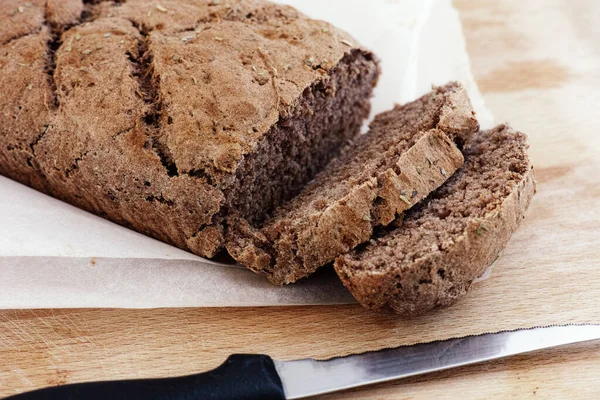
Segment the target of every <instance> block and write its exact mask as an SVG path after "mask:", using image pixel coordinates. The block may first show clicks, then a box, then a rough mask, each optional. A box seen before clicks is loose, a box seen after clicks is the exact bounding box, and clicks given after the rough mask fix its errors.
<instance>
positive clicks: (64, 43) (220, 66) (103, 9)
mask: <svg viewBox="0 0 600 400" xmlns="http://www.w3.org/2000/svg"><path fill="white" fill-rule="evenodd" d="M8 3H9V4H8V5H7V7H3V9H5V10H7V11H6V12H1V13H0V88H1V95H0V174H2V175H6V176H8V177H9V178H12V179H14V180H17V181H19V182H21V183H23V184H25V185H29V186H31V187H33V188H35V189H38V190H40V191H43V192H45V193H48V194H51V195H53V196H55V197H57V198H60V199H62V200H64V201H67V202H69V203H71V204H74V205H76V206H78V207H80V208H83V209H86V210H88V211H90V212H93V213H95V214H98V215H100V216H103V217H105V218H107V219H110V220H112V221H114V222H117V223H119V224H122V225H125V226H127V227H130V228H132V229H135V230H137V231H139V232H142V233H144V234H147V235H150V236H153V237H155V238H157V239H160V240H162V241H164V242H167V243H170V244H173V245H175V246H177V247H180V248H182V249H184V250H187V251H190V252H192V253H195V254H197V255H200V256H204V257H212V256H214V255H215V254H216V253H217V252H218V251H219V250H220V249H221V248H222V245H223V232H224V220H225V216H226V215H227V214H228V212H229V211H234V212H235V213H236V214H238V215H241V216H243V217H245V218H248V219H250V220H253V219H260V218H263V217H264V215H266V214H268V213H269V212H270V211H272V210H273V209H274V208H275V207H277V206H279V205H280V204H281V203H282V202H283V201H284V200H286V199H290V198H291V197H293V196H295V195H296V194H297V193H298V192H299V191H300V189H301V188H302V186H303V185H304V184H305V183H306V182H307V181H309V180H310V179H311V178H312V177H314V176H315V175H316V174H317V173H318V172H319V171H320V170H322V169H323V168H324V167H325V165H327V163H328V162H329V161H330V160H331V159H332V158H334V157H336V156H337V155H338V154H339V150H340V147H341V146H342V145H344V144H345V143H346V142H347V141H348V140H350V139H352V138H354V137H355V136H356V135H358V134H359V133H360V127H361V125H362V123H363V120H364V119H365V118H366V117H367V116H368V115H369V111H370V102H369V99H370V97H371V93H372V91H373V87H374V86H375V84H376V82H377V79H378V76H379V68H378V65H377V62H376V60H375V57H374V56H373V54H372V53H370V52H369V51H367V50H365V49H363V48H362V47H361V46H360V45H359V44H358V43H356V41H355V40H354V39H353V38H352V37H351V36H350V35H348V34H347V33H345V32H343V31H341V30H339V29H337V28H335V27H333V26H331V25H330V24H328V23H326V22H323V21H317V20H313V19H310V18H308V17H306V16H305V15H303V14H301V13H300V12H298V11H297V10H295V9H294V8H292V7H288V6H284V5H277V4H273V3H270V2H268V1H264V0H227V1H221V2H219V1H212V0H165V1H161V2H160V4H161V6H160V9H157V7H158V6H157V2H154V1H147V0H128V1H102V2H100V1H86V2H82V1H81V0H69V1H62V0H61V1H58V0H55V1H32V2H31V4H29V5H28V6H27V7H23V8H24V10H23V13H20V12H16V11H15V12H9V11H10V10H13V11H14V10H17V5H18V4H21V3H19V2H17V1H13V0H10V1H9V2H8ZM84 3H85V4H84ZM10 4H13V6H10ZM24 4H25V3H24ZM19 8H21V7H19Z"/></svg>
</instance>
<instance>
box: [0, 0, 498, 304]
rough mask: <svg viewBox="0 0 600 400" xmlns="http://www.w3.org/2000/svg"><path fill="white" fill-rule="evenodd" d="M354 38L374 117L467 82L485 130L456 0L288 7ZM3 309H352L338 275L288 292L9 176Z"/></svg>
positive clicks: (338, 0) (1, 224)
mask: <svg viewBox="0 0 600 400" xmlns="http://www.w3.org/2000/svg"><path fill="white" fill-rule="evenodd" d="M279 2H280V3H285V4H290V5H293V6H295V7H297V8H298V9H300V10H301V11H303V12H304V13H306V14H308V15H310V16H311V17H313V18H318V19H323V20H327V21H329V22H332V23H333V24H335V25H337V26H339V27H340V28H342V29H345V30H346V31H348V32H350V33H351V34H352V35H353V36H354V37H355V38H356V39H357V40H358V41H359V42H361V43H362V44H363V45H364V46H366V47H368V48H370V49H372V50H373V51H374V52H375V53H376V54H377V56H378V57H379V58H380V59H381V64H382V77H381V79H380V81H379V84H378V87H377V89H376V91H375V97H374V99H373V114H376V113H379V112H381V111H385V110H387V109H390V108H392V106H393V105H394V103H404V102H407V101H410V100H413V99H415V98H417V97H418V96H420V95H421V94H424V93H426V92H427V91H429V90H430V88H431V85H432V84H443V83H445V82H447V81H449V80H458V81H460V82H461V83H463V85H465V87H466V88H467V90H468V91H469V93H470V96H471V99H472V102H473V105H474V107H475V109H476V111H477V112H478V118H479V120H480V122H481V124H482V126H483V127H489V126H491V125H492V122H493V121H492V117H491V115H490V113H489V112H488V111H487V110H486V109H485V106H484V104H483V100H482V99H481V96H480V94H479V91H478V89H477V86H476V85H475V82H474V80H473V77H472V75H471V71H470V65H469V58H468V56H467V53H466V50H465V43H464V37H463V34H462V30H461V25H460V20H459V17H458V13H457V12H456V10H455V9H454V8H453V7H452V4H451V2H450V0H396V1H394V0H370V1H368V2H366V1H364V0H285V1H283V0H282V1H279ZM0 194H1V196H0V308H69V307H135V308H138V307H140V308H144V307H201V306H250V305H252V306H257V305H260V306H266V305H300V304H335V303H338V304H339V303H349V302H352V301H353V299H352V297H351V296H350V295H349V293H348V292H347V291H346V290H345V289H344V288H343V286H342V285H341V283H340V282H339V280H338V279H337V277H336V276H335V274H334V273H333V271H332V270H331V269H327V268H326V269H325V270H324V271H321V272H318V273H317V274H315V275H314V276H312V277H310V278H308V279H305V280H303V281H301V282H299V283H297V284H294V285H289V286H288V287H285V288H278V287H273V286H271V285H270V284H269V283H267V281H266V280H265V279H263V278H262V277H260V276H258V275H255V274H254V273H252V272H250V271H247V270H246V269H244V268H241V267H239V266H237V265H228V264H220V263H217V262H213V261H210V260H205V259H202V258H200V257H197V256H194V255H193V254H190V253H187V252H184V251H182V250H179V249H177V248H175V247H172V246H169V245H166V244H164V243H161V242H159V241H156V240H154V239H151V238H148V237H146V236H143V235H141V234H138V233H136V232H133V231H131V230H129V229H127V228H123V227H121V226H119V225H116V224H113V223H111V222H109V221H106V220H104V219H102V218H99V217H96V216H94V215H92V214H89V213H87V212H85V211H82V210H79V209H77V208H75V207H72V206H70V205H68V204H66V203H63V202H60V201H58V200H55V199H53V198H51V197H48V196H46V195H43V194H41V193H38V192H36V191H34V190H32V189H30V188H28V187H25V186H23V185H20V184H18V183H16V182H13V181H11V180H9V179H7V178H4V177H1V176H0Z"/></svg>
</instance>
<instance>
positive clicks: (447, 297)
mask: <svg viewBox="0 0 600 400" xmlns="http://www.w3.org/2000/svg"><path fill="white" fill-rule="evenodd" d="M464 154H465V163H464V165H463V166H462V167H461V168H460V169H459V170H458V171H457V172H456V174H454V175H453V176H452V177H451V178H450V179H449V180H448V182H446V183H445V184H444V185H443V186H442V187H441V188H439V189H438V190H436V191H435V192H433V193H432V194H431V195H430V196H429V198H428V199H427V200H426V201H425V202H423V204H420V205H419V206H417V207H415V208H413V209H411V210H410V211H409V212H407V213H406V214H405V218H404V220H403V221H400V222H399V226H397V227H394V228H392V229H389V230H382V231H380V232H379V233H378V234H377V235H376V238H374V239H372V240H371V241H370V242H369V244H367V245H366V247H364V248H362V249H357V250H356V251H354V252H352V253H350V254H347V255H344V256H341V257H338V258H337V259H336V261H335V270H336V272H337V273H338V275H339V277H340V278H341V280H342V281H343V283H344V285H345V286H346V287H347V288H348V289H349V290H350V292H352V294H353V295H354V297H355V298H356V299H357V300H358V301H359V302H360V303H361V304H362V305H363V306H365V307H367V308H370V309H378V310H379V309H389V310H392V311H394V312H396V313H400V314H418V313H423V312H425V311H427V310H429V309H431V308H433V307H437V306H446V305H449V304H451V303H452V302H454V301H455V300H456V299H458V298H459V297H461V296H463V295H464V294H465V293H466V292H467V290H469V288H470V287H471V284H472V283H473V280H474V279H476V278H477V277H479V276H481V275H482V274H483V273H484V271H485V270H486V269H487V268H488V267H489V266H490V265H491V264H492V263H493V262H494V260H495V259H496V258H497V257H498V254H499V253H500V251H501V250H502V249H503V248H504V247H505V246H506V244H507V242H508V240H509V238H510V236H511V234H512V233H513V232H514V231H515V229H516V228H517V227H518V225H519V223H520V222H521V220H522V219H523V218H524V214H525V210H526V209H527V207H528V206H529V203H530V201H531V199H532V197H533V195H534V193H535V181H534V173H533V167H532V166H531V163H530V161H529V158H528V157H527V143H526V136H525V135H524V134H523V133H520V132H517V131H515V130H513V129H511V128H510V127H509V126H507V125H501V126H498V127H496V128H494V129H492V130H489V131H485V132H481V133H480V134H478V135H477V136H476V137H475V138H474V139H473V140H472V141H471V142H469V143H467V146H466V149H465V151H464Z"/></svg>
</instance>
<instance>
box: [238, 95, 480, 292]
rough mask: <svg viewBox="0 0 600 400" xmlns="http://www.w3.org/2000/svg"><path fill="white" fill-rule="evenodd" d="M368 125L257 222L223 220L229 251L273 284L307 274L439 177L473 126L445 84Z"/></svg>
mask: <svg viewBox="0 0 600 400" xmlns="http://www.w3.org/2000/svg"><path fill="white" fill-rule="evenodd" d="M370 128H371V129H370V132H369V133H368V134H366V135H363V136H361V137H359V138H357V139H356V140H355V141H354V142H353V143H351V144H349V145H348V146H347V147H346V148H345V149H344V150H343V151H342V155H341V156H340V157H339V158H338V159H336V160H335V161H333V162H332V163H330V164H329V165H328V166H327V168H326V169H325V170H324V171H323V172H322V173H320V174H319V175H318V176H317V177H316V178H315V179H314V180H313V181H312V182H310V183H309V184H308V185H307V186H306V187H305V188H304V189H303V190H302V192H301V193H300V194H299V195H298V196H297V197H295V198H294V199H293V200H291V201H290V202H288V203H287V204H286V205H284V206H283V207H280V208H278V209H277V210H276V211H275V213H274V214H273V215H272V216H271V217H270V218H269V219H267V220H266V221H265V222H264V223H263V224H253V223H252V221H250V220H248V219H245V218H243V217H235V216H232V217H230V218H229V219H228V230H227V234H226V247H227V250H228V251H229V253H230V254H231V255H232V256H233V257H234V258H235V259H236V260H237V261H238V262H240V263H241V264H244V265H245V266H247V267H248V268H250V269H252V270H254V271H256V272H259V273H261V274H264V275H266V276H267V277H268V279H269V280H270V281H271V282H273V283H275V284H286V283H290V282H294V281H296V280H298V279H300V278H303V277H305V276H307V275H309V274H310V273H312V272H314V271H315V270H316V269H317V268H319V267H320V266H322V265H324V264H326V263H328V262H331V261H333V260H334V258H335V257H337V256H339V255H340V254H344V253H346V252H348V251H349V250H351V249H353V248H354V247H355V246H357V245H358V244H360V243H363V242H365V241H367V240H369V238H370V237H371V235H372V232H373V228H374V227H376V226H381V225H387V224H389V223H390V222H392V221H393V220H394V219H395V218H396V216H397V215H400V214H402V213H403V212H404V211H405V210H407V209H409V208H410V207H411V206H412V205H414V204H416V203H417V202H419V201H420V200H422V199H423V198H425V197H426V196H427V195H428V194H429V193H430V192H431V191H432V190H434V189H436V188H437V187H439V186H440V185H441V184H442V183H443V182H444V181H446V179H448V178H449V177H450V176H451V175H452V174H453V173H454V171H456V169H457V168H458V167H459V166H460V165H461V164H462V162H463V156H462V154H461V152H460V150H459V148H458V147H460V146H461V144H462V143H463V142H464V141H466V140H468V139H469V138H470V136H471V135H472V134H473V133H475V132H476V131H477V130H478V123H477V120H476V119H475V117H474V113H473V110H472V108H471V104H470V102H469V99H468V97H467V95H466V93H465V91H464V89H463V88H462V87H461V86H460V85H458V84H456V83H451V84H448V85H446V86H443V87H439V88H435V89H434V90H433V91H432V92H431V93H429V94H427V95H425V96H423V97H422V98H420V99H418V100H416V101H414V102H412V103H409V104H406V105H404V106H397V107H396V108H395V109H393V110H392V111H389V112H385V113H383V114H380V115H378V116H377V117H376V118H375V120H374V122H373V123H372V124H371V127H370ZM457 144H458V147H457Z"/></svg>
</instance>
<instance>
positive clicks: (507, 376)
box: [0, 0, 600, 399]
mask: <svg viewBox="0 0 600 400" xmlns="http://www.w3.org/2000/svg"><path fill="white" fill-rule="evenodd" d="M456 5H457V7H458V8H459V10H460V12H461V17H462V18H463V23H464V28H465V33H466V36H467V42H468V51H469V53H470V55H471V58H472V63H473V70H474V73H475V76H476V79H477V81H478V83H479V86H480V88H481V90H482V92H483V94H484V97H485V99H486V101H487V104H488V106H489V108H490V109H491V110H492V111H493V113H494V114H495V115H496V117H497V119H498V121H510V123H511V124H512V125H513V126H514V127H516V128H518V129H520V130H523V131H524V132H527V133H528V134H529V136H530V143H531V149H530V151H531V158H532V160H533V162H534V165H535V167H536V174H537V182H538V193H537V195H536V197H535V198H534V201H533V203H532V206H531V208H530V210H529V212H528V214H527V218H526V220H525V221H524V223H523V225H522V226H521V228H520V229H519V231H518V232H517V233H516V234H515V235H514V237H513V239H512V240H511V242H510V244H509V246H508V248H507V249H506V251H505V252H504V254H503V256H502V257H501V258H500V260H499V261H498V262H497V264H496V265H495V268H494V271H493V274H492V277H491V278H490V279H488V280H486V281H484V282H482V283H480V284H478V285H477V286H476V288H475V289H474V290H473V292H472V293H471V294H470V296H468V297H467V298H466V299H464V300H462V301H461V302H459V303H458V304H456V305H455V306H453V307H451V308H449V309H446V310H438V311H435V312H433V313H430V314H428V315H426V316H423V317H419V318H413V319H401V318H398V317H395V316H391V315H379V314H374V313H372V312H368V311H364V310H362V309H361V308H360V307H359V306H336V307H273V308H228V309H159V310H45V311H40V310H33V311H31V310H29V311H2V312H0V397H1V396H6V395H10V394H15V393H19V392H22V391H25V390H31V389H34V388H38V387H42V386H47V385H57V384H64V383H69V382H77V381H88V380H98V379H120V378H141V377H155V376H168V375H178V374H187V373H192V372H197V371H201V370H206V369H209V368H212V367H215V366H216V365H218V364H220V363H221V362H222V361H223V360H224V359H225V358H226V357H227V355H229V354H230V353H235V352H264V353H268V354H270V355H271V356H273V357H275V358H280V359H292V358H302V357H317V358H325V357H330V356H338V355H344V354H348V353H353V352H359V351H365V350H373V349H378V348H382V347H386V346H396V345H401V344H411V343H415V342H419V341H428V340H433V339H443V338H447V337H452V336H457V335H465V334H476V333H481V332H486V331H496V330H501V329H511V328H519V327H531V326H536V325H546V324H564V323H586V322H588V323H589V322H600V307H598V304H599V303H600V178H599V177H600V116H599V115H598V112H597V110H598V108H599V107H600V90H599V89H600V26H599V25H598V24H597V21H598V20H599V18H600V3H598V2H597V1H595V0H589V1H583V0H582V1H569V0H562V1H558V0H557V1H554V2H547V1H545V0H528V1H526V2H523V1H518V0H510V1H507V0H505V1H502V2H498V1H495V0H486V1H480V0H460V1H457V2H456ZM441 40H442V39H441ZM440 62H443V60H440ZM599 366H600V343H590V344H583V345H575V346H570V347H568V348H563V349H555V350H551V351H545V352H540V353H536V354H533V355H524V356H520V357H515V358H512V359H509V360H503V361H497V362H490V363H487V364H484V365H479V366H471V367H464V368H460V369H457V370H452V371H446V372H442V373H437V374H433V375H429V376H424V377H418V378H413V379H407V380H404V381H399V382H391V383H386V384H380V385H376V386H373V387H369V388H362V389H357V390H354V391H350V392H346V393H341V394H333V395H329V396H324V397H322V398H327V399H346V398H357V399H358V398H366V397H368V398H379V399H398V398H418V399H424V398H455V397H458V396H460V397H461V398H463V399H470V398H473V399H475V398H499V399H504V398H507V397H510V396H516V397H519V398H523V397H539V396H542V397H553V398H556V397H558V398H565V397H569V398H572V397H573V396H577V397H586V398H588V397H590V398H593V397H594V394H596V395H597V394H600V381H598V379H597V370H598V367H599Z"/></svg>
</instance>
